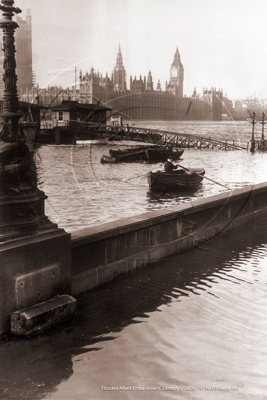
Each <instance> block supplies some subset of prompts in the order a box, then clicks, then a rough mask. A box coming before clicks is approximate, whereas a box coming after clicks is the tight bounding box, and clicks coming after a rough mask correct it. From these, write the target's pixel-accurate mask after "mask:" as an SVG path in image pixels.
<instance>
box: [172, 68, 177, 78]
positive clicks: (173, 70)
mask: <svg viewBox="0 0 267 400" xmlns="http://www.w3.org/2000/svg"><path fill="white" fill-rule="evenodd" d="M171 76H172V78H177V76H178V71H177V69H176V68H172V70H171Z"/></svg>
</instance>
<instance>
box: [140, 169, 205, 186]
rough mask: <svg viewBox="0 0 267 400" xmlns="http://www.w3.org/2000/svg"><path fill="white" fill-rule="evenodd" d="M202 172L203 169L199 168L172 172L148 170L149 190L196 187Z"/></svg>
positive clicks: (201, 178)
mask: <svg viewBox="0 0 267 400" xmlns="http://www.w3.org/2000/svg"><path fill="white" fill-rule="evenodd" d="M204 174H205V170H204V169H200V168H199V169H197V168H191V169H190V171H184V170H178V171H175V172H173V173H166V172H163V171H157V172H152V171H150V172H149V174H148V184H149V188H150V189H151V190H168V189H178V190H193V189H196V188H198V186H199V185H200V183H201V182H202V180H203V176H204Z"/></svg>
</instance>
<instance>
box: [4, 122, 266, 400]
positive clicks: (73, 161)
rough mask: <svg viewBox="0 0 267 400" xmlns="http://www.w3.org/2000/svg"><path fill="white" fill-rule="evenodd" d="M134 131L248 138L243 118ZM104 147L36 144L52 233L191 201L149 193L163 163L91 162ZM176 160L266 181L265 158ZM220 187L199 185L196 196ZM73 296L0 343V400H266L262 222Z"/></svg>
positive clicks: (197, 153)
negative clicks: (61, 310)
mask: <svg viewBox="0 0 267 400" xmlns="http://www.w3.org/2000/svg"><path fill="white" fill-rule="evenodd" d="M135 126H148V127H155V128H159V129H163V130H172V131H174V132H182V131H183V132H186V133H195V134H200V135H203V136H205V135H206V136H208V137H213V138H214V139H217V140H222V139H227V140H231V141H232V140H235V142H236V143H237V144H240V145H241V146H244V147H245V148H246V147H247V143H248V141H249V140H250V136H251V126H250V125H249V123H247V122H238V123H235V124H234V123H232V122H221V123H207V122H186V123H182V122H177V121H175V122H168V123H166V122H162V121H161V122H157V123H153V122H143V123H139V122H138V123H137V122H136V124H135ZM257 129H258V130H256V138H258V139H260V136H261V126H260V125H259V126H258V128H257ZM112 147H121V144H119V145H118V144H116V145H114V144H113V145H112ZM109 148H110V146H87V147H80V146H41V147H40V148H39V150H38V154H39V156H40V158H39V157H38V156H37V158H36V162H37V172H38V180H39V187H40V188H41V189H42V190H44V191H45V193H46V195H48V199H47V200H46V214H47V215H48V216H49V217H50V219H51V220H52V221H54V222H56V223H57V224H58V225H59V227H63V228H64V229H66V230H67V231H69V232H72V231H75V230H78V229H82V228H84V227H86V226H93V225H96V224H101V223H105V222H109V221H114V220H116V219H119V218H124V217H125V218H127V217H128V216H131V215H136V214H140V213H143V212H148V211H153V210H156V209H160V208H171V206H173V205H177V204H179V203H182V202H186V201H190V200H192V197H190V196H188V195H186V194H184V195H182V196H179V195H177V194H176V195H175V194H172V195H170V194H164V195H163V196H162V197H161V196H155V195H152V194H151V193H149V191H148V184H147V182H146V179H145V178H144V177H143V176H144V175H145V174H146V173H147V172H148V171H149V170H150V169H160V168H161V167H162V164H161V165H160V164H159V165H152V166H151V165H148V164H118V165H108V164H100V158H101V156H102V155H103V154H106V155H107V154H108V150H109ZM180 163H181V165H183V166H185V167H203V168H204V169H205V171H206V176H207V177H209V178H211V179H213V180H216V181H218V182H219V183H221V184H223V185H226V186H228V187H229V188H230V189H233V188H236V187H243V186H245V185H253V184H256V183H259V182H263V181H266V171H267V154H264V153H258V152H257V153H255V154H251V153H250V152H249V151H248V152H247V151H246V150H241V151H223V150H208V149H207V150H205V149H202V150H198V149H185V151H184V154H183V156H182V161H181V162H180ZM135 176H138V178H136V179H132V180H130V181H128V182H126V180H127V179H130V178H132V177H135ZM226 190H227V189H225V188H223V187H221V186H219V185H216V184H215V183H213V182H210V181H208V180H203V185H202V186H201V187H200V189H199V190H198V192H197V193H195V194H194V196H196V197H200V196H201V197H203V196H212V195H213V194H216V193H221V192H224V191H226ZM230 193H231V191H230V192H229V195H230ZM76 298H77V302H78V306H77V315H76V317H74V318H73V319H72V320H71V321H66V322H64V323H63V324H61V325H59V326H57V327H53V328H52V329H51V330H49V331H48V332H45V333H43V334H41V335H39V336H38V337H33V338H29V339H27V340H21V339H13V340H10V339H9V338H6V339H4V340H3V341H2V343H0V357H1V360H2V362H1V363H0V388H1V391H0V398H25V399H37V398H38V399H50V400H56V399H57V400H59V399H60V400H74V399H75V400H88V399H90V400H91V399H92V400H98V399H99V400H100V399H101V400H102V399H104V400H106V399H107V400H109V399H114V400H115V399H116V400H117V399H119V400H125V399H126V400H128V399H142V400H143V399H144V400H146V399H148V400H150V399H177V398H178V399H190V400H191V399H192V400H195V399H197V400H206V399H211V400H214V399H216V400H217V399H219V400H221V399H227V400H228V399H235V400H236V399H238V400H241V399H242V400H244V399H245V400H261V399H262V400H263V399H266V394H267V381H266V372H267V371H266V365H267V347H266V345H267V336H266V331H267V314H266V307H267V224H266V221H264V220H262V221H259V222H258V223H257V224H254V225H250V226H248V227H246V228H244V229H241V230H239V231H235V232H232V233H230V234H227V235H226V236H222V237H220V238H216V239H214V240H212V241H211V243H210V244H203V246H199V248H196V249H194V250H191V251H188V252H186V253H183V254H180V255H177V256H174V257H170V258H168V259H166V260H164V261H163V262H160V263H157V264H155V265H153V266H150V267H147V268H144V269H142V270H137V271H134V272H131V273H129V274H127V275H124V276H121V277H119V278H117V279H115V280H113V281H112V282H109V283H107V284H105V285H102V286H101V287H99V288H98V289H95V290H91V291H88V292H86V293H83V294H81V295H79V296H77V297H76Z"/></svg>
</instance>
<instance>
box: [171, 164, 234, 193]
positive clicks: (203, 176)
mask: <svg viewBox="0 0 267 400" xmlns="http://www.w3.org/2000/svg"><path fill="white" fill-rule="evenodd" d="M176 165H177V166H178V167H181V168H182V169H185V170H186V171H190V169H188V168H185V167H183V166H182V165H180V164H176ZM193 172H194V173H195V174H197V175H199V176H202V178H205V179H208V181H211V182H213V183H216V184H217V185H220V186H222V187H224V188H226V189H228V190H231V189H230V188H229V187H227V186H224V185H222V184H221V183H219V182H216V181H214V180H213V179H210V178H207V177H206V176H205V175H201V174H198V173H197V172H195V171H193Z"/></svg>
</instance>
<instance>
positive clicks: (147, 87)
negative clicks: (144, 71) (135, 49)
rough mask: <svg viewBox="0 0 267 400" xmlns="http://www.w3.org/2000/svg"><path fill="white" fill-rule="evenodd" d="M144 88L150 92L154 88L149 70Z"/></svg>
mask: <svg viewBox="0 0 267 400" xmlns="http://www.w3.org/2000/svg"><path fill="white" fill-rule="evenodd" d="M146 90H149V91H150V92H153V90H154V88H153V79H152V75H151V71H149V73H148V77H147V84H146Z"/></svg>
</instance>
